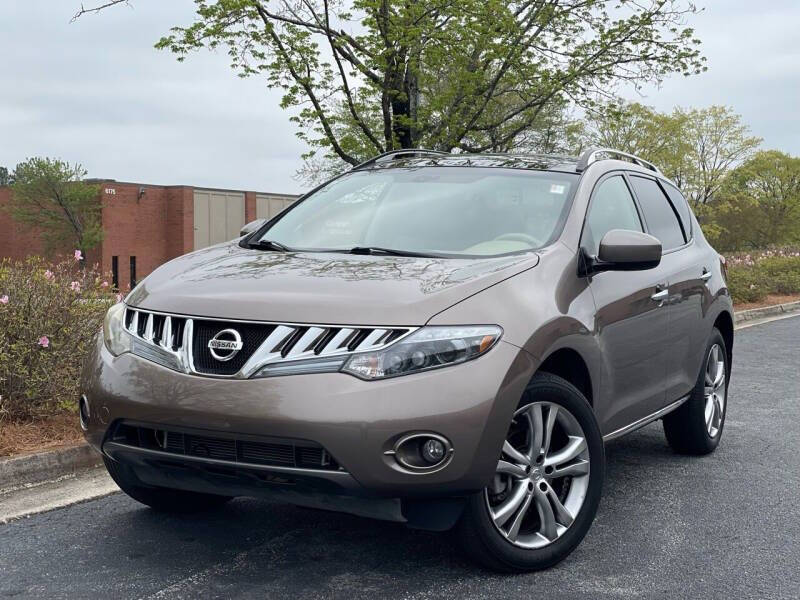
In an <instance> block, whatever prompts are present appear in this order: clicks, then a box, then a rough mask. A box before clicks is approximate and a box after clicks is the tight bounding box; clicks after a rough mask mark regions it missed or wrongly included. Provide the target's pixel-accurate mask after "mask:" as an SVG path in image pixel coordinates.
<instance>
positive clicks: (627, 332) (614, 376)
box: [581, 173, 668, 434]
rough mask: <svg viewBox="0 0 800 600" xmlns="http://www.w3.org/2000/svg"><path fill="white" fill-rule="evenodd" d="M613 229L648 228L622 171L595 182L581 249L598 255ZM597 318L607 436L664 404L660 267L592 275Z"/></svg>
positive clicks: (662, 276)
mask: <svg viewBox="0 0 800 600" xmlns="http://www.w3.org/2000/svg"><path fill="white" fill-rule="evenodd" d="M612 229H629V230H634V231H644V224H643V221H642V218H641V215H640V212H639V209H638V207H637V205H636V203H635V201H634V198H633V195H632V193H631V191H630V189H629V185H628V183H627V181H626V179H625V177H624V176H623V174H622V173H612V174H611V175H609V176H607V177H605V178H604V179H601V180H600V181H599V182H598V184H597V185H596V186H595V189H594V192H593V194H592V198H591V200H590V204H589V209H588V210H587V214H586V220H585V223H584V229H583V234H582V236H581V247H582V248H583V250H584V251H585V252H586V253H587V254H588V255H590V256H596V255H597V252H598V249H599V245H600V240H601V239H602V237H603V235H605V234H606V233H607V232H608V231H610V230H612ZM589 289H590V290H591V292H592V296H593V297H594V301H595V306H596V316H595V324H594V329H595V331H594V334H595V336H596V337H597V339H598V342H599V345H600V348H601V351H602V355H603V359H604V373H603V381H602V384H601V385H602V393H603V396H604V398H607V399H608V400H607V403H608V406H607V408H606V411H605V414H604V415H602V416H601V419H602V423H601V428H602V430H603V433H604V434H608V433H612V432H614V431H616V430H618V429H620V428H622V427H625V426H626V425H629V424H631V423H633V422H635V421H637V420H638V419H641V418H643V417H646V416H648V415H650V414H652V413H653V412H655V411H657V410H658V409H659V408H661V407H663V405H664V397H665V389H664V375H665V348H666V338H667V328H668V327H667V325H668V319H667V312H666V309H665V305H666V299H667V295H668V292H667V279H666V277H665V273H664V270H663V269H662V268H661V267H660V266H659V267H656V268H654V269H648V270H642V271H605V272H601V273H596V274H594V275H591V276H590V277H589Z"/></svg>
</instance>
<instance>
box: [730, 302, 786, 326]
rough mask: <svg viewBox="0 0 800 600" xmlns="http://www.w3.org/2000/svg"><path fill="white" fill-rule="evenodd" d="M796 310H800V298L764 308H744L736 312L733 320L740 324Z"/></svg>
mask: <svg viewBox="0 0 800 600" xmlns="http://www.w3.org/2000/svg"><path fill="white" fill-rule="evenodd" d="M796 310H800V300H798V301H797V302H787V303H786V304H775V305H773V306H764V307H763V308H751V309H750V310H742V311H739V312H736V313H734V315H733V322H734V324H735V325H738V324H740V323H745V322H747V321H755V320H756V319H763V318H765V317H774V316H775V315H782V314H784V313H790V312H794V311H796Z"/></svg>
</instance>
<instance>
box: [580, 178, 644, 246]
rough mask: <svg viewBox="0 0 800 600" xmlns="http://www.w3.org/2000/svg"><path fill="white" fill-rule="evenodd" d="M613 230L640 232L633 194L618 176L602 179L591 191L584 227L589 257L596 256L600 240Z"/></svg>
mask: <svg viewBox="0 0 800 600" xmlns="http://www.w3.org/2000/svg"><path fill="white" fill-rule="evenodd" d="M612 229H628V230H632V231H643V230H642V221H641V219H640V218H639V212H638V211H637V210H636V204H635V203H634V202H633V196H631V192H630V190H629V189H628V185H627V184H626V183H625V179H623V177H622V176H621V175H615V176H614V177H609V178H608V179H606V180H605V181H603V182H601V183H600V185H599V186H598V187H597V189H596V190H595V192H594V197H593V198H592V203H591V206H590V207H589V213H588V214H587V215H586V225H585V226H584V229H583V247H584V248H585V249H586V251H587V252H588V253H589V254H590V255H591V256H597V252H598V250H599V248H600V240H602V239H603V236H604V235H605V234H606V233H608V232H609V231H611V230H612Z"/></svg>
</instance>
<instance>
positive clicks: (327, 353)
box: [124, 307, 417, 379]
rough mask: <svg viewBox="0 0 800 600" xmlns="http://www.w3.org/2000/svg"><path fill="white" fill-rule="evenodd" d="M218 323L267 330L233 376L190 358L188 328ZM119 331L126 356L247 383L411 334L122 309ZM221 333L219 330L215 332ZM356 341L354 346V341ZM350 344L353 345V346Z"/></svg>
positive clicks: (407, 331)
mask: <svg viewBox="0 0 800 600" xmlns="http://www.w3.org/2000/svg"><path fill="white" fill-rule="evenodd" d="M195 321H198V322H207V321H211V322H214V323H220V324H222V323H224V324H225V328H232V329H235V328H236V325H237V323H248V324H257V325H260V326H263V327H267V328H272V329H271V330H269V329H267V331H269V333H268V334H266V333H265V335H266V338H265V339H264V341H263V342H261V344H260V345H259V346H258V347H257V348H256V349H255V350H254V351H252V354H251V355H250V357H248V359H247V360H246V361H245V363H244V366H243V367H242V368H241V369H240V370H239V371H238V372H236V373H234V374H233V375H217V374H209V373H206V372H203V373H201V372H199V371H197V369H195V367H194V360H193V357H192V352H193V350H192V348H193V333H192V332H193V329H194V326H193V325H194V322H195ZM124 323H125V330H126V331H127V332H128V334H130V335H131V336H132V337H133V338H134V341H135V343H134V344H132V352H133V354H136V355H137V356H139V357H141V358H144V359H146V360H150V361H152V362H155V363H158V364H160V365H162V366H164V367H167V368H170V369H173V370H176V371H181V372H185V373H190V374H193V375H199V376H204V377H227V378H235V379H247V378H249V377H251V376H252V375H253V374H255V373H256V372H258V371H259V370H260V369H262V368H263V367H264V366H266V365H269V364H274V363H279V362H282V361H286V362H289V361H291V362H298V361H303V360H309V359H314V358H317V357H326V358H327V357H334V356H340V355H347V354H354V353H357V352H364V351H367V350H378V349H381V348H383V347H385V346H388V345H390V344H394V343H395V342H397V341H399V340H400V339H402V338H404V337H406V336H407V335H409V334H411V333H412V332H413V331H415V330H416V329H417V327H357V326H327V325H316V324H300V323H271V322H266V321H241V320H236V321H229V320H226V319H216V318H208V319H205V318H198V317H189V316H182V315H174V314H166V313H160V312H155V311H149V310H142V309H138V308H131V307H126V313H125V319H124ZM220 330H222V328H220ZM358 340H360V341H358ZM354 342H357V343H356V345H355V346H354V345H353V344H354Z"/></svg>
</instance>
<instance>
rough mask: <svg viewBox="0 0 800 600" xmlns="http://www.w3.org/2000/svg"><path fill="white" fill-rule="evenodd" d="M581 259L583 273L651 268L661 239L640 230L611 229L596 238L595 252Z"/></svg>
mask: <svg viewBox="0 0 800 600" xmlns="http://www.w3.org/2000/svg"><path fill="white" fill-rule="evenodd" d="M583 262H584V267H583V269H582V270H583V273H582V274H583V275H591V274H593V273H600V272H602V271H644V270H646V269H653V268H655V267H657V266H658V265H659V264H660V263H661V242H660V241H659V240H658V238H655V237H653V236H652V235H648V234H646V233H642V232H641V231H629V230H627V229H612V230H611V231H609V232H608V233H606V234H605V235H604V236H603V239H602V240H600V250H599V251H598V253H597V256H596V257H595V256H586V255H585V254H584V257H583Z"/></svg>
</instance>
